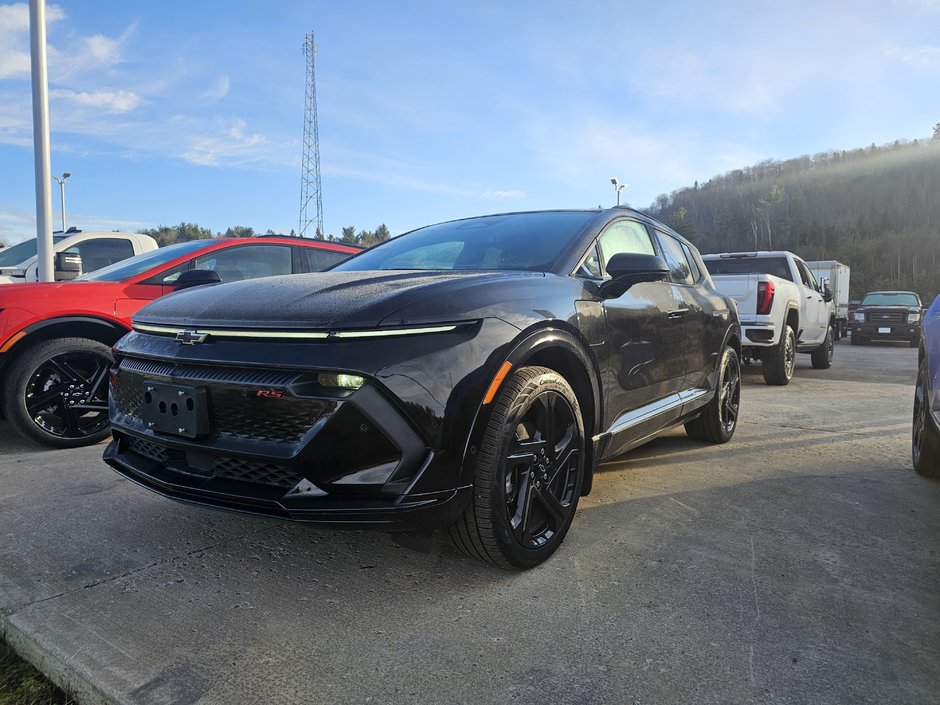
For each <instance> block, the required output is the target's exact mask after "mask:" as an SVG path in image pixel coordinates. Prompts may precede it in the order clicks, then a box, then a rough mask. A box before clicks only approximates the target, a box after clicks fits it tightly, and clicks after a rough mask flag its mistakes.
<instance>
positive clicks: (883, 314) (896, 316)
mask: <svg viewBox="0 0 940 705" xmlns="http://www.w3.org/2000/svg"><path fill="white" fill-rule="evenodd" d="M865 320H866V321H867V322H870V323H904V322H905V321H906V320H907V313H905V312H902V311H868V312H867V313H866V314H865Z"/></svg>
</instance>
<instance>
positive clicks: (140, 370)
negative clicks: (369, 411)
mask: <svg viewBox="0 0 940 705" xmlns="http://www.w3.org/2000/svg"><path fill="white" fill-rule="evenodd" d="M300 374H302V373H298V372H277V371H273V372H272V371H267V370H245V369H236V368H224V367H213V366H208V365H207V366H199V365H189V364H187V365H175V364H171V363H166V362H161V361H152V360H141V359H136V358H124V359H123V360H122V361H121V365H120V379H119V382H118V384H117V385H116V387H115V388H113V389H112V393H113V399H114V403H115V405H116V407H117V409H118V411H119V412H120V413H121V414H123V415H124V416H125V417H126V420H127V421H128V422H131V423H136V424H138V425H143V420H142V419H141V418H140V410H141V407H142V406H143V404H144V393H145V391H146V384H147V383H148V382H150V381H153V380H155V379H157V380H160V381H164V380H167V379H170V380H172V381H174V382H180V383H183V384H196V385H198V386H201V387H205V388H206V389H207V390H208V399H209V437H208V439H206V440H208V441H210V442H211V441H213V440H219V439H240V440H250V441H260V442H265V443H275V444H285V445H294V444H296V443H299V442H300V441H301V440H302V439H303V437H304V435H305V434H306V433H307V431H309V430H310V429H311V428H312V427H313V426H314V424H316V423H317V421H319V420H320V419H321V418H322V417H323V416H325V415H326V414H329V413H330V412H332V411H333V409H334V408H335V407H336V404H335V402H332V401H329V400H319V399H301V398H298V397H293V396H290V394H289V393H285V394H284V396H280V397H276V396H257V394H256V390H254V389H246V388H245V387H246V386H247V387H255V386H257V387H264V388H268V389H269V388H272V387H275V388H277V387H280V388H281V389H283V388H284V387H285V386H286V385H288V384H290V383H291V382H293V381H294V380H296V379H297V378H298V377H299V376H300ZM241 385H245V386H241Z"/></svg>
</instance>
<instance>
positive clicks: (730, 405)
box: [685, 347, 741, 443]
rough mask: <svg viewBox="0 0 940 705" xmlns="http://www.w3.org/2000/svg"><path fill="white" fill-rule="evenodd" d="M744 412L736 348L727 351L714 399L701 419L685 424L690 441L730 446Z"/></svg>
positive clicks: (723, 357) (719, 373) (723, 356)
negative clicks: (729, 442)
mask: <svg viewBox="0 0 940 705" xmlns="http://www.w3.org/2000/svg"><path fill="white" fill-rule="evenodd" d="M740 408H741V368H740V365H739V364H738V354H737V353H736V352H735V350H734V348H732V347H727V348H725V351H724V353H722V356H721V365H720V367H719V368H718V380H717V382H716V389H715V396H714V397H713V398H712V400H711V401H710V402H709V403H708V406H706V407H705V410H704V411H703V412H702V415H701V416H699V417H698V418H695V419H692V420H691V421H689V422H688V423H686V424H685V432H686V433H687V434H688V435H689V438H694V439H695V440H697V441H706V442H708V443H727V442H728V441H730V440H731V436H733V435H734V429H735V428H737V426H738V411H739V410H740Z"/></svg>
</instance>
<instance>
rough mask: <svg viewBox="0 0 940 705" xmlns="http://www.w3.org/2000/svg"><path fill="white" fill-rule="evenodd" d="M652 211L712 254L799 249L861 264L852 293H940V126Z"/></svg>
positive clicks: (659, 203)
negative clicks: (925, 134)
mask: <svg viewBox="0 0 940 705" xmlns="http://www.w3.org/2000/svg"><path fill="white" fill-rule="evenodd" d="M647 212H648V213H650V214H651V215H653V216H654V217H656V218H659V219H660V220H662V221H663V222H666V223H668V224H669V225H671V226H672V227H673V228H675V229H676V230H678V231H679V232H681V233H682V234H683V235H685V236H686V237H688V238H689V239H690V240H691V241H692V242H694V243H695V244H696V245H697V246H698V247H699V248H700V249H701V250H702V252H704V253H709V252H722V251H728V250H754V249H762V250H766V249H779V250H784V249H785V250H791V251H793V252H795V253H797V254H798V255H800V256H801V257H803V258H804V259H807V260H815V259H837V260H839V261H840V262H844V263H846V264H848V265H849V266H850V267H851V268H852V275H851V284H852V286H851V289H852V297H853V298H859V297H860V296H861V295H862V294H864V293H865V291H866V290H871V289H908V290H913V291H918V292H920V294H921V296H922V297H923V298H924V299H925V300H927V301H929V300H932V299H933V297H934V296H935V295H936V294H937V293H938V292H940V268H938V259H940V258H938V250H940V125H937V127H936V128H934V135H933V138H932V139H930V140H923V141H920V140H914V141H913V142H906V141H897V142H895V143H894V144H891V145H885V146H881V147H876V146H875V145H871V147H868V148H867V149H855V150H852V151H847V152H845V151H843V152H827V153H822V154H816V155H814V156H812V157H810V156H802V157H798V158H796V159H789V160H787V161H775V160H768V161H764V162H761V163H759V164H756V165H754V166H752V167H749V168H746V169H737V170H735V171H732V172H730V173H727V174H722V175H721V176H716V177H715V178H713V179H711V180H710V181H708V182H707V183H706V184H702V185H699V184H698V183H696V184H695V185H694V186H692V187H690V188H684V189H681V190H679V191H675V192H673V193H672V194H670V195H669V196H666V195H662V196H660V197H659V198H657V199H656V203H654V204H653V205H652V206H650V207H649V208H648V209H647Z"/></svg>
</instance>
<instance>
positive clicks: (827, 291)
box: [822, 279, 832, 303]
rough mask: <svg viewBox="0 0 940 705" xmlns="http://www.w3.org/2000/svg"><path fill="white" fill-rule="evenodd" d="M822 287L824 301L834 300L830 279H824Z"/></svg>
mask: <svg viewBox="0 0 940 705" xmlns="http://www.w3.org/2000/svg"><path fill="white" fill-rule="evenodd" d="M822 288H823V301H825V302H826V303H829V302H830V301H832V289H831V288H830V287H829V280H828V279H823V280H822Z"/></svg>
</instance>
